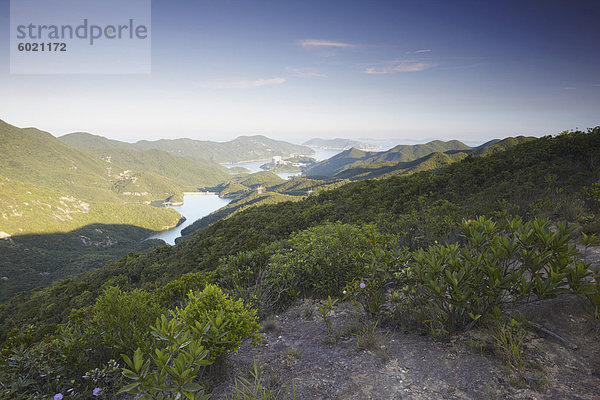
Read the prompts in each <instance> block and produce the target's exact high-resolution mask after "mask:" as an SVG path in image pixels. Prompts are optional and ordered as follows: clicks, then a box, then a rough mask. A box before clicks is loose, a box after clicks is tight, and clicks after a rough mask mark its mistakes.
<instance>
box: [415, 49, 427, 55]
mask: <svg viewBox="0 0 600 400" xmlns="http://www.w3.org/2000/svg"><path fill="white" fill-rule="evenodd" d="M419 53H431V49H421V50H417V51H415V54H419Z"/></svg>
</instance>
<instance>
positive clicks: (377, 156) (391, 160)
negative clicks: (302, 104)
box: [304, 136, 532, 180]
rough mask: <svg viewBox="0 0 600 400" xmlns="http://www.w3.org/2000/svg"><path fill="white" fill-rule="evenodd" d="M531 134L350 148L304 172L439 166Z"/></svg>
mask: <svg viewBox="0 0 600 400" xmlns="http://www.w3.org/2000/svg"><path fill="white" fill-rule="evenodd" d="M531 139H532V138H526V137H523V136H519V137H516V138H514V137H511V138H507V139H504V140H501V141H491V142H487V143H484V144H483V145H481V146H479V147H476V148H473V147H469V146H467V145H466V144H464V143H462V142H460V141H458V140H451V141H448V142H442V141H440V140H434V141H432V142H429V143H425V144H417V145H398V146H395V147H393V148H391V149H389V150H387V151H380V152H373V151H362V150H359V149H358V148H351V149H349V150H346V151H343V152H341V153H340V154H337V155H335V156H333V157H331V158H330V159H328V160H324V161H321V162H319V163H316V164H315V165H312V166H311V167H309V168H308V169H307V170H306V171H305V172H304V174H305V175H307V176H321V177H336V178H347V179H352V180H358V179H369V178H381V177H388V176H392V175H403V174H408V173H412V172H419V171H427V170H433V169H437V168H440V167H442V166H444V165H448V164H451V163H453V162H456V161H460V160H462V159H463V158H464V157H466V156H467V155H469V154H474V155H480V154H490V153H493V152H496V151H500V150H504V149H506V148H508V147H511V146H514V145H516V144H518V143H522V142H525V141H528V140H531Z"/></svg>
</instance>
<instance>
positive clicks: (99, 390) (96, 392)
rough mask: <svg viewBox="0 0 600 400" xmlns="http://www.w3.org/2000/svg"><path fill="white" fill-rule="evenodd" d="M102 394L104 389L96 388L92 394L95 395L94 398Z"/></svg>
mask: <svg viewBox="0 0 600 400" xmlns="http://www.w3.org/2000/svg"><path fill="white" fill-rule="evenodd" d="M100 393H102V389H100V388H95V389H94V390H93V391H92V394H93V395H94V396H98V395H99V394H100Z"/></svg>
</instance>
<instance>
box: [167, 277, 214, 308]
mask: <svg viewBox="0 0 600 400" xmlns="http://www.w3.org/2000/svg"><path fill="white" fill-rule="evenodd" d="M209 279H210V278H209V276H208V274H207V273H205V272H196V273H189V274H185V275H182V276H181V278H179V279H176V280H174V281H171V282H169V283H167V284H166V285H165V286H163V287H161V288H160V289H158V300H159V302H160V304H161V305H162V306H164V307H172V306H175V305H179V304H181V303H182V302H184V301H185V299H186V298H187V294H188V293H189V292H190V291H194V290H201V289H204V287H205V286H206V284H207V283H208V282H209Z"/></svg>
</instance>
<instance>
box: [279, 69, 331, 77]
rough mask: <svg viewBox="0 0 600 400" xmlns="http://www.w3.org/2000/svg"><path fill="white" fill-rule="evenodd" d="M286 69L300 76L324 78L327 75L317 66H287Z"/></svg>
mask: <svg viewBox="0 0 600 400" xmlns="http://www.w3.org/2000/svg"><path fill="white" fill-rule="evenodd" d="M285 70H286V71H287V72H288V73H290V74H291V75H293V76H296V77H298V78H323V77H324V76H325V74H322V73H321V72H319V71H318V70H317V69H315V68H293V67H285Z"/></svg>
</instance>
